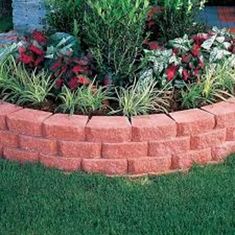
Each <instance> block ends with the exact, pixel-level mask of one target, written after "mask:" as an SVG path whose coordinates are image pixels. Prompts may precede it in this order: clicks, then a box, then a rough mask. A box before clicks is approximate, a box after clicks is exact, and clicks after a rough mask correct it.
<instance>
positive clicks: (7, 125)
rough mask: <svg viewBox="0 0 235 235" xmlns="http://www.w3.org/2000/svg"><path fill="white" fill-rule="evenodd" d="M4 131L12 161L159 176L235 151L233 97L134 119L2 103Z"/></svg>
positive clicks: (2, 140) (2, 141)
mask: <svg viewBox="0 0 235 235" xmlns="http://www.w3.org/2000/svg"><path fill="white" fill-rule="evenodd" d="M0 129H1V131H0V146H1V147H0V150H1V151H0V152H1V153H2V156H3V157H4V158H6V159H9V160H15V161H19V162H34V163H37V162H40V163H42V164H43V165H45V166H47V167H52V168H58V169H61V170H65V171H77V170H83V171H86V172H94V173H104V174H107V175H142V174H160V173H168V172H171V171H175V170H186V169H188V168H190V167H191V166H192V165H193V164H194V163H195V164H207V163H211V162H218V161H221V160H223V159H224V158H225V157H227V156H228V155H229V154H230V153H233V152H235V100H234V99H230V100H228V101H226V102H221V103H217V104H214V105H209V106H205V107H202V108H201V109H192V110H187V111H181V112H174V113H170V114H169V115H168V116H167V115H165V114H155V115H147V116H139V117H134V118H132V119H131V121H129V120H128V119H127V118H126V117H92V118H91V119H89V118H88V117H87V116H79V115H72V116H68V115H64V114H54V115H53V114H52V113H49V112H43V111H37V110H32V109H23V108H21V107H19V106H15V105H12V104H9V103H2V104H0Z"/></svg>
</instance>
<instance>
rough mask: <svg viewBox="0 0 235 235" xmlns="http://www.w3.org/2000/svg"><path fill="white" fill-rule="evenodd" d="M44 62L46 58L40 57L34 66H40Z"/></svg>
mask: <svg viewBox="0 0 235 235" xmlns="http://www.w3.org/2000/svg"><path fill="white" fill-rule="evenodd" d="M43 61H44V57H38V58H37V59H36V60H35V61H34V65H35V66H38V65H39V64H41V63H42V62H43Z"/></svg>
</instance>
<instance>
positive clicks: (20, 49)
mask: <svg viewBox="0 0 235 235" xmlns="http://www.w3.org/2000/svg"><path fill="white" fill-rule="evenodd" d="M18 51H19V53H20V54H22V53H25V52H26V49H25V48H24V47H19V49H18Z"/></svg>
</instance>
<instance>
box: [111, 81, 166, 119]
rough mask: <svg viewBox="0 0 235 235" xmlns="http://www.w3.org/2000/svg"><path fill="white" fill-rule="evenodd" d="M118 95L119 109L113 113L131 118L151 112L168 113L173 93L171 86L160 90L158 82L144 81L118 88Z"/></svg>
mask: <svg viewBox="0 0 235 235" xmlns="http://www.w3.org/2000/svg"><path fill="white" fill-rule="evenodd" d="M116 94H117V102H118V104H119V107H118V109H117V110H115V111H112V112H111V113H122V114H123V115H125V116H127V117H131V116H137V115H142V114H148V113H151V112H159V111H161V112H167V108H168V107H169V101H170V94H171V92H170V90H169V86H167V87H165V88H164V89H161V90H159V89H158V88H157V83H156V81H154V80H153V79H144V80H139V81H137V82H135V83H134V84H133V85H131V86H130V87H128V88H124V87H119V88H116Z"/></svg>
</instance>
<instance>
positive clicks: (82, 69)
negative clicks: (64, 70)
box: [72, 65, 88, 73]
mask: <svg viewBox="0 0 235 235" xmlns="http://www.w3.org/2000/svg"><path fill="white" fill-rule="evenodd" d="M72 71H73V72H74V73H87V72H88V70H87V67H86V66H82V65H76V66H75V67H73V69H72Z"/></svg>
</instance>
